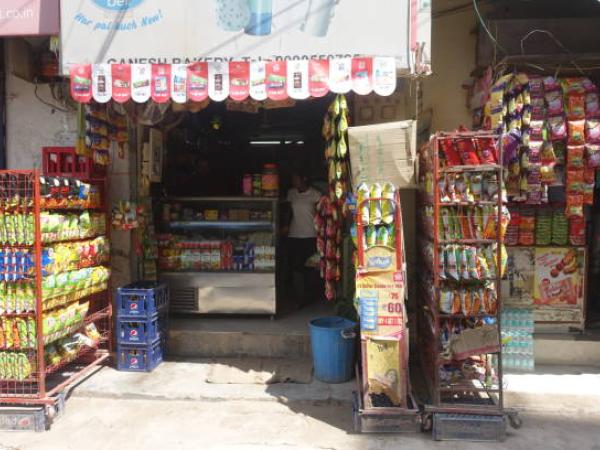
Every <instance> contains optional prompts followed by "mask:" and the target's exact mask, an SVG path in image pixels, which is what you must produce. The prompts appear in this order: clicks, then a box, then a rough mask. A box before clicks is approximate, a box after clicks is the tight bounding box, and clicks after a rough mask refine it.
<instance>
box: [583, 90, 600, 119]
mask: <svg viewBox="0 0 600 450" xmlns="http://www.w3.org/2000/svg"><path fill="white" fill-rule="evenodd" d="M585 115H586V117H588V118H598V117H600V102H599V101H598V93H597V92H588V93H587V94H586V96H585Z"/></svg>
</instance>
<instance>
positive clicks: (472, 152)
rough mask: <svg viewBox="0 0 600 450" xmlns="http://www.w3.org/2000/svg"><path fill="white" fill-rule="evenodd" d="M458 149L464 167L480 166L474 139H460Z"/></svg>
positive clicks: (457, 143)
mask: <svg viewBox="0 0 600 450" xmlns="http://www.w3.org/2000/svg"><path fill="white" fill-rule="evenodd" d="M456 147H457V150H458V153H459V155H460V158H461V161H462V163H463V164H464V165H467V166H476V165H479V164H480V161H479V157H478V156H477V150H476V146H475V141H474V140H473V139H458V140H457V141H456Z"/></svg>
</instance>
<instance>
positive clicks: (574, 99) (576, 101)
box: [567, 94, 585, 120]
mask: <svg viewBox="0 0 600 450" xmlns="http://www.w3.org/2000/svg"><path fill="white" fill-rule="evenodd" d="M567 117H568V118H569V120H578V119H585V94H575V95H569V97H568V98H567Z"/></svg>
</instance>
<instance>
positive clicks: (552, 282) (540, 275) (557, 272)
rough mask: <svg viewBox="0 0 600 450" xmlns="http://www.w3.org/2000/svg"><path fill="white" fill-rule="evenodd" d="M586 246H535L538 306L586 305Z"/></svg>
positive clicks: (534, 294) (535, 301) (534, 297)
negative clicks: (583, 247)
mask: <svg viewBox="0 0 600 450" xmlns="http://www.w3.org/2000/svg"><path fill="white" fill-rule="evenodd" d="M584 270H585V250H584V249H581V248H574V247H559V248H553V247H542V248H536V249H535V281H534V290H533V303H534V305H535V306H537V307H545V306H548V307H552V308H557V307H562V308H579V307H582V305H583V296H584V290H585V286H584V282H585V275H584Z"/></svg>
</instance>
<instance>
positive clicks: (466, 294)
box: [460, 289, 473, 316]
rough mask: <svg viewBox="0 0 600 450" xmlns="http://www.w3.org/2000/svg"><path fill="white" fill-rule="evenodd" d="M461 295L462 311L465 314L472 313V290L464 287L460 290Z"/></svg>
mask: <svg viewBox="0 0 600 450" xmlns="http://www.w3.org/2000/svg"><path fill="white" fill-rule="evenodd" d="M460 296H461V299H462V301H461V306H462V308H461V313H462V314H464V315H465V316H467V315H469V314H471V310H472V308H473V299H472V297H471V291H469V290H468V289H464V290H461V291H460Z"/></svg>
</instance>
